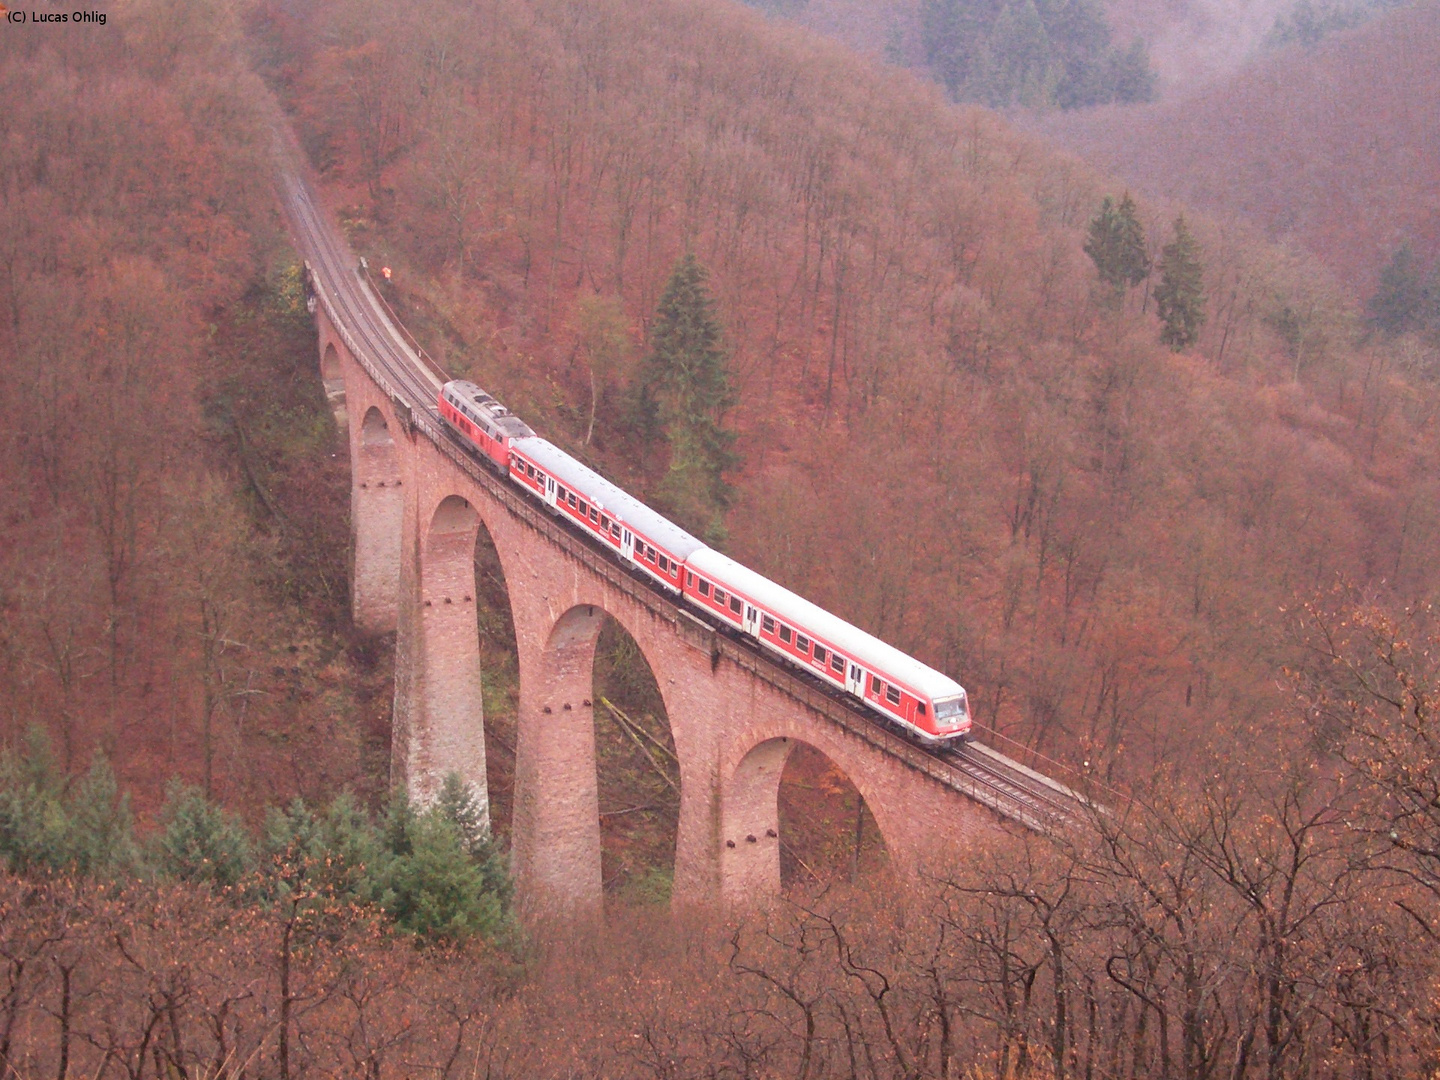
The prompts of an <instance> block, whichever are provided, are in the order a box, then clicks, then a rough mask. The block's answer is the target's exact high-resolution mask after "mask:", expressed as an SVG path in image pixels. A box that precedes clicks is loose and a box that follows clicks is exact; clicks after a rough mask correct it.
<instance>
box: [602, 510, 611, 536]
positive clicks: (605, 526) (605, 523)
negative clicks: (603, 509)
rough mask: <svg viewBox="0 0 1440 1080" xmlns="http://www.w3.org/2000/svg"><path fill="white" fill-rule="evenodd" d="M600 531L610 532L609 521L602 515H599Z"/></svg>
mask: <svg viewBox="0 0 1440 1080" xmlns="http://www.w3.org/2000/svg"><path fill="white" fill-rule="evenodd" d="M600 531H601V532H609V531H610V519H609V518H608V517H606V516H605V515H604V514H601V515H600Z"/></svg>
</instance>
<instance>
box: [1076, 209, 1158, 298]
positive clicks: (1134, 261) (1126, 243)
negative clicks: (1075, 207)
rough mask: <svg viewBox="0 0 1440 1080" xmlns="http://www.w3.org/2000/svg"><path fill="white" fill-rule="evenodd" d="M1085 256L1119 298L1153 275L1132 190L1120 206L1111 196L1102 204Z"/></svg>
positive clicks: (1088, 238)
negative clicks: (1088, 257)
mask: <svg viewBox="0 0 1440 1080" xmlns="http://www.w3.org/2000/svg"><path fill="white" fill-rule="evenodd" d="M1085 254H1087V255H1089V256H1090V260H1091V261H1092V262H1093V263H1094V264H1095V270H1096V271H1097V272H1098V273H1099V275H1100V280H1101V281H1103V282H1104V283H1105V284H1106V285H1109V286H1110V288H1111V289H1113V290H1114V292H1115V295H1116V296H1120V295H1122V294H1123V293H1124V291H1125V289H1126V287H1127V286H1135V285H1139V284H1140V282H1142V281H1144V280H1145V275H1146V274H1148V273H1150V256H1149V254H1147V253H1146V251H1145V229H1144V227H1143V226H1142V225H1141V224H1140V219H1139V217H1138V216H1137V215H1136V212H1135V200H1134V199H1132V198H1130V193H1129V192H1128V191H1127V192H1125V194H1124V196H1123V197H1122V198H1121V200H1120V205H1119V206H1118V207H1117V206H1116V205H1115V203H1114V200H1112V199H1111V198H1110V196H1108V195H1107V196H1105V198H1104V200H1103V201H1102V202H1101V203H1100V212H1099V213H1098V214H1096V215H1095V217H1094V218H1093V219H1092V220H1091V222H1090V230H1089V233H1088V235H1087V236H1086V239H1085Z"/></svg>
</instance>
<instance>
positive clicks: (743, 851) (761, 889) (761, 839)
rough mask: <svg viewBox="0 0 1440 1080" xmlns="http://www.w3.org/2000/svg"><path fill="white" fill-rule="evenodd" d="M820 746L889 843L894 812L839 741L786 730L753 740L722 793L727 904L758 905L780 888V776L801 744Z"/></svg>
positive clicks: (722, 853) (722, 862)
mask: <svg viewBox="0 0 1440 1080" xmlns="http://www.w3.org/2000/svg"><path fill="white" fill-rule="evenodd" d="M801 745H805V746H809V747H811V748H813V749H815V750H818V751H819V752H820V753H821V754H823V755H824V756H825V757H826V758H828V759H829V760H830V762H831V763H833V764H834V765H835V766H836V768H838V769H839V770H840V771H841V772H842V773H844V775H845V777H846V778H847V779H848V780H850V782H851V783H852V784H854V786H855V789H856V790H857V791H858V792H859V793H860V797H861V799H863V800H864V804H865V806H866V807H867V808H868V809H869V811H870V813H871V816H872V817H873V818H874V819H875V824H876V826H877V828H878V830H879V833H880V837H881V841H882V842H883V843H885V845H886V847H887V849H888V848H889V846H890V845H889V840H888V837H889V836H891V835H892V832H893V830H892V829H891V828H890V827H889V826H890V822H889V821H888V820H887V819H888V818H889V816H890V815H889V811H888V809H887V808H886V807H884V806H883V805H882V804H881V802H880V801H877V799H876V798H874V797H872V796H874V795H875V794H876V793H875V792H874V791H873V787H872V785H871V784H870V783H869V780H868V778H867V777H866V776H865V774H864V770H863V769H856V768H854V765H855V763H854V762H848V761H847V758H848V757H849V755H847V754H846V753H845V752H844V750H843V748H842V747H841V746H840V745H839V744H838V743H836V744H831V743H829V742H828V741H827V740H817V739H814V738H800V737H797V736H796V735H795V734H794V733H792V732H789V731H786V730H780V731H776V732H774V733H770V734H767V735H762V736H760V737H759V738H756V739H754V740H751V741H750V742H749V743H748V748H747V749H746V750H745V752H744V754H743V755H741V756H740V758H739V760H738V761H736V762H735V764H734V767H733V768H731V769H730V770H729V771H728V775H723V776H722V779H721V794H720V841H721V850H720V886H721V897H722V899H723V900H724V901H725V903H726V904H730V905H735V906H744V905H747V904H754V903H756V902H757V901H758V900H761V899H763V898H766V897H771V896H776V895H778V894H779V892H780V813H779V797H780V781H781V779H782V777H783V775H784V772H785V766H786V763H787V762H788V761H789V760H790V756H791V754H792V753H793V752H794V751H795V749H796V747H798V746H801Z"/></svg>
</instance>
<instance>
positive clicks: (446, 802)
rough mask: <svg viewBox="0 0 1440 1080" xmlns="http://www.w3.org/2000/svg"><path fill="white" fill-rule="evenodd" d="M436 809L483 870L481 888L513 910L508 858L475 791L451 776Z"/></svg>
mask: <svg viewBox="0 0 1440 1080" xmlns="http://www.w3.org/2000/svg"><path fill="white" fill-rule="evenodd" d="M435 809H436V810H437V811H438V812H439V813H440V815H441V816H442V817H444V818H445V819H446V820H447V821H449V822H450V823H451V824H452V825H454V826H455V828H456V829H457V830H458V831H459V833H460V837H461V839H462V840H463V841H464V845H465V850H466V851H467V852H468V853H469V855H470V858H471V859H472V860H474V862H475V865H476V867H478V868H479V870H480V878H481V881H482V887H483V888H484V890H485V891H486V892H487V893H493V894H494V895H495V896H496V897H497V898H499V900H500V905H501V907H502V908H508V907H509V906H510V900H511V896H512V894H513V883H512V882H511V880H510V873H509V870H508V869H507V867H506V863H505V857H504V855H503V854H501V852H500V849H499V848H498V847H497V846H496V844H495V841H494V839H493V838H492V837H491V835H490V817H489V814H488V813H487V812H486V809H485V808H484V807H482V806H481V804H480V800H479V799H478V798H477V797H476V795H475V791H474V789H473V788H471V786H470V785H469V784H467V783H466V782H465V781H464V779H463V778H462V777H461V776H460V774H459V773H450V774H449V775H447V776H446V777H445V783H444V784H443V785H442V786H441V788H440V795H439V797H438V798H437V799H436V800H435Z"/></svg>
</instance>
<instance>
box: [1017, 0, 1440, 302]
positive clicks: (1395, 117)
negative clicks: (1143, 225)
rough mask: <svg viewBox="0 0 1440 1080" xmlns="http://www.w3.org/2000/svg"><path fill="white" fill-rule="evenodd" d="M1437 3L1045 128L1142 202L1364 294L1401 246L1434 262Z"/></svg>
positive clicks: (1438, 135)
mask: <svg viewBox="0 0 1440 1080" xmlns="http://www.w3.org/2000/svg"><path fill="white" fill-rule="evenodd" d="M1437 85H1440V5H1437V4H1435V3H1433V2H1431V3H1424V4H1418V5H1416V6H1414V7H1411V8H1406V9H1403V10H1398V11H1394V12H1392V13H1389V14H1387V15H1384V16H1382V17H1378V18H1376V19H1374V20H1373V21H1371V22H1369V23H1367V24H1366V25H1364V26H1362V27H1359V28H1358V29H1355V30H1350V31H1346V32H1343V33H1335V34H1332V35H1329V36H1327V37H1326V38H1325V39H1324V40H1323V41H1321V42H1320V43H1319V44H1318V46H1316V47H1315V48H1314V49H1313V50H1307V49H1305V48H1302V47H1300V46H1292V47H1289V48H1286V49H1283V50H1280V51H1277V52H1273V53H1266V54H1264V55H1262V56H1260V57H1258V58H1257V59H1255V60H1254V61H1253V62H1252V63H1251V65H1249V66H1248V67H1247V68H1245V69H1244V70H1242V71H1240V72H1239V73H1237V74H1235V75H1234V76H1233V77H1232V78H1230V79H1228V80H1226V81H1223V82H1221V83H1219V84H1217V85H1215V86H1214V87H1212V88H1209V89H1206V90H1204V91H1203V92H1201V93H1199V94H1197V95H1196V96H1194V97H1176V98H1174V99H1173V100H1166V101H1162V102H1159V103H1157V104H1154V105H1150V106H1146V107H1140V108H1126V109H1102V110H1098V111H1095V112H1092V113H1088V114H1085V115H1080V114H1066V115H1064V116H1054V117H1050V118H1047V119H1046V120H1045V121H1044V122H1043V124H1042V127H1041V130H1043V131H1044V132H1045V133H1046V134H1047V135H1048V136H1049V137H1051V138H1053V139H1054V140H1055V141H1056V142H1057V143H1059V144H1060V145H1062V146H1065V147H1068V148H1070V149H1072V150H1074V151H1076V152H1077V153H1079V154H1081V155H1083V156H1084V157H1086V158H1087V159H1088V160H1090V161H1091V162H1093V163H1094V164H1095V165H1096V166H1097V167H1099V168H1103V169H1107V170H1111V171H1113V172H1114V173H1115V174H1116V175H1117V176H1119V177H1121V178H1123V179H1124V180H1125V181H1126V182H1127V183H1129V184H1131V185H1133V186H1134V187H1136V188H1138V189H1140V190H1143V191H1145V192H1147V193H1149V194H1151V195H1154V196H1159V197H1165V198H1171V199H1175V200H1179V201H1182V202H1185V203H1187V204H1189V205H1192V206H1196V207H1200V208H1204V209H1205V210H1207V211H1209V212H1211V213H1214V214H1216V215H1222V216H1233V217H1237V218H1243V219H1246V220H1248V221H1250V222H1253V223H1254V224H1255V225H1257V226H1258V227H1259V228H1260V229H1262V230H1263V231H1264V232H1265V234H1266V235H1267V236H1269V237H1270V238H1271V239H1274V240H1280V241H1286V242H1289V243H1292V244H1295V245H1297V246H1300V247H1303V248H1305V249H1308V250H1309V251H1312V252H1314V253H1315V254H1317V255H1318V256H1320V258H1321V259H1322V260H1323V261H1324V262H1325V263H1326V264H1327V265H1328V266H1329V267H1330V268H1331V269H1332V270H1333V271H1334V272H1335V273H1336V274H1337V275H1338V276H1339V277H1340V278H1341V279H1342V280H1343V281H1345V282H1346V283H1347V284H1348V285H1349V286H1350V287H1351V288H1353V289H1355V290H1356V291H1357V292H1358V293H1359V294H1360V295H1362V296H1368V295H1369V293H1370V292H1371V291H1372V290H1373V289H1374V286H1375V281H1376V276H1377V274H1378V272H1379V270H1380V267H1381V266H1382V265H1384V263H1385V262H1386V260H1388V259H1389V258H1390V256H1391V254H1392V253H1393V252H1394V251H1395V250H1396V249H1397V248H1399V247H1400V245H1401V244H1402V243H1404V242H1406V241H1407V240H1408V241H1410V242H1411V243H1412V244H1413V245H1414V246H1415V248H1416V250H1417V252H1419V253H1420V254H1421V255H1422V256H1423V257H1424V258H1425V259H1426V260H1427V261H1428V260H1429V259H1431V258H1433V257H1434V256H1435V255H1436V254H1440V203H1437V201H1436V194H1435V193H1436V191H1437V190H1440V157H1437V155H1436V153H1435V147H1436V146H1437V145H1440V96H1437V95H1436V92H1435V87H1436V86H1437Z"/></svg>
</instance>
